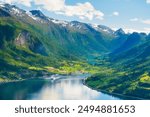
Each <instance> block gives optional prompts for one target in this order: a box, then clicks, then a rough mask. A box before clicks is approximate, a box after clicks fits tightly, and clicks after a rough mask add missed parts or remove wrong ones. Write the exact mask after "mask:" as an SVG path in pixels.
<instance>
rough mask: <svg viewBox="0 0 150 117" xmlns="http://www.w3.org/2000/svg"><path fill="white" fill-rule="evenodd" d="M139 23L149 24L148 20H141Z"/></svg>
mask: <svg viewBox="0 0 150 117" xmlns="http://www.w3.org/2000/svg"><path fill="white" fill-rule="evenodd" d="M141 22H142V23H144V24H150V20H149V19H148V20H142V21H141Z"/></svg>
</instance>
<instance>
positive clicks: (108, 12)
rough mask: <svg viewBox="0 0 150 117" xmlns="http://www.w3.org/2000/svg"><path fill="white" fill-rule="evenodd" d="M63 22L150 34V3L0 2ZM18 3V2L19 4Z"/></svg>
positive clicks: (147, 0)
mask: <svg viewBox="0 0 150 117" xmlns="http://www.w3.org/2000/svg"><path fill="white" fill-rule="evenodd" d="M0 1H4V2H8V3H11V4H16V5H17V6H19V7H21V8H23V9H25V10H32V9H41V11H42V12H43V13H44V14H46V15H47V16H49V17H52V18H56V19H61V20H67V21H71V20H78V21H81V22H87V23H93V24H102V25H106V26H109V27H111V28H113V29H118V28H123V29H124V30H126V31H130V32H132V31H139V32H150V0H0ZM18 1H19V2H18Z"/></svg>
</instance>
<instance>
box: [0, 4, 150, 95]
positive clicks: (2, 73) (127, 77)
mask: <svg viewBox="0 0 150 117" xmlns="http://www.w3.org/2000/svg"><path fill="white" fill-rule="evenodd" d="M149 49H150V34H149V35H147V34H145V33H137V32H134V33H132V34H126V33H125V32H124V30H123V29H121V28H120V29H118V30H116V31H114V30H112V29H111V28H109V27H107V26H104V25H96V24H87V23H83V22H78V21H63V20H57V19H53V18H49V17H47V16H45V15H44V14H43V13H42V12H41V11H40V10H32V11H25V10H22V9H20V8H18V7H17V6H15V5H10V4H0V66H1V67H0V81H9V80H23V79H29V78H35V77H41V76H45V75H51V74H69V73H72V72H75V71H80V72H85V71H86V72H89V71H90V73H91V74H92V76H91V77H89V78H88V79H87V80H86V83H87V84H88V85H89V86H91V87H93V88H96V89H101V90H105V91H107V92H108V93H119V94H123V95H130V96H137V97H140V98H149V97H150V95H149V94H150V92H149V87H150V72H149V71H150V67H149V64H150V54H149ZM91 58H92V59H91ZM93 58H94V59H96V60H94V64H93V63H92V62H91V63H92V65H91V63H90V62H89V61H92V60H93ZM95 63H96V64H95ZM94 65H95V66H94ZM91 71H92V72H91ZM96 73H97V74H96ZM141 94H142V96H141Z"/></svg>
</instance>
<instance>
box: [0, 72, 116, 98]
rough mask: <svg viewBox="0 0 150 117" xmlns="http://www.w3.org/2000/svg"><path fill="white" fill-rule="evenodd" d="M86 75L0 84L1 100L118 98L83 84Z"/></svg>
mask: <svg viewBox="0 0 150 117" xmlns="http://www.w3.org/2000/svg"><path fill="white" fill-rule="evenodd" d="M85 77H86V75H70V76H59V79H56V80H51V79H50V78H48V77H47V78H44V79H34V80H26V81H21V82H13V83H7V84H1V85H0V99H1V100H8V99H9V100H67V99H69V100H73V99H74V100H119V98H117V97H113V96H111V95H107V94H104V93H101V92H97V91H95V90H92V89H90V88H88V87H87V86H85V85H83V79H84V78H85Z"/></svg>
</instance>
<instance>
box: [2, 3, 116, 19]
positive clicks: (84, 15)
mask: <svg viewBox="0 0 150 117" xmlns="http://www.w3.org/2000/svg"><path fill="white" fill-rule="evenodd" d="M0 1H3V2H7V3H18V4H22V5H24V6H28V7H30V6H31V3H33V4H35V5H37V6H38V8H41V9H45V10H47V11H50V12H54V13H56V14H62V15H65V16H70V17H71V16H76V17H79V18H80V19H88V20H93V19H100V20H102V19H103V17H104V14H103V13H102V12H101V11H99V10H96V9H95V8H94V6H93V5H92V4H91V3H90V2H85V3H76V4H75V5H67V4H66V2H65V0H0ZM116 15H117V14H116Z"/></svg>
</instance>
